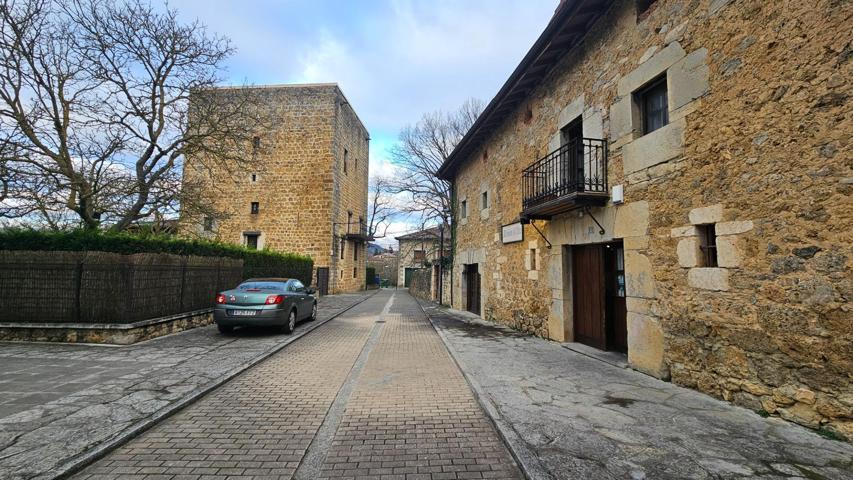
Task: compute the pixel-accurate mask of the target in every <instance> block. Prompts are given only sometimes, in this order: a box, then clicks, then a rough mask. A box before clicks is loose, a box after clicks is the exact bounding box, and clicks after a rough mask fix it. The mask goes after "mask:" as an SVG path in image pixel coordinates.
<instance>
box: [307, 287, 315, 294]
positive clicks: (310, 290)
mask: <svg viewBox="0 0 853 480" xmlns="http://www.w3.org/2000/svg"><path fill="white" fill-rule="evenodd" d="M305 293H307V294H308V295H314V294H315V293H317V290H316V289H314V288H309V289H306V290H305Z"/></svg>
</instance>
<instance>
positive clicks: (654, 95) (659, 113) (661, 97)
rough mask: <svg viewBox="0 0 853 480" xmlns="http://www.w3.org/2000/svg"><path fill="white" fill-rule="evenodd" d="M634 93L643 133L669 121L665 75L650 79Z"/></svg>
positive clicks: (652, 130)
mask: <svg viewBox="0 0 853 480" xmlns="http://www.w3.org/2000/svg"><path fill="white" fill-rule="evenodd" d="M636 95H637V98H636V99H637V104H638V105H639V107H640V115H641V116H642V118H643V135H646V134H649V133H652V132H654V131H655V130H657V129H659V128H661V127H663V126H664V125H666V124H668V123H669V107H668V103H667V92H666V75H663V76H662V77H660V78H658V79H657V80H654V81H652V83H651V84H649V86H647V87H645V88H643V89H642V90H640V91H639V92H637V94H636Z"/></svg>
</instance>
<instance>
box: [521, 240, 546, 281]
mask: <svg viewBox="0 0 853 480" xmlns="http://www.w3.org/2000/svg"><path fill="white" fill-rule="evenodd" d="M541 269H542V249H541V248H540V247H539V241H538V240H530V241H529V242H527V251H526V252H525V253H524V270H525V271H526V272H527V278H528V279H529V280H539V271H540V270H541Z"/></svg>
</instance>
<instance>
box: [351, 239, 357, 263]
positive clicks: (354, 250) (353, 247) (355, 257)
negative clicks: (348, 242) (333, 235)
mask: <svg viewBox="0 0 853 480" xmlns="http://www.w3.org/2000/svg"><path fill="white" fill-rule="evenodd" d="M352 261H353V262H357V261H358V244H357V243H356V244H355V245H353V246H352Z"/></svg>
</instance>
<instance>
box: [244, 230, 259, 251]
mask: <svg viewBox="0 0 853 480" xmlns="http://www.w3.org/2000/svg"><path fill="white" fill-rule="evenodd" d="M260 236H261V235H260V234H259V233H244V234H243V237H244V238H245V239H246V248H248V249H249V250H257V249H258V238H259V237H260Z"/></svg>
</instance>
